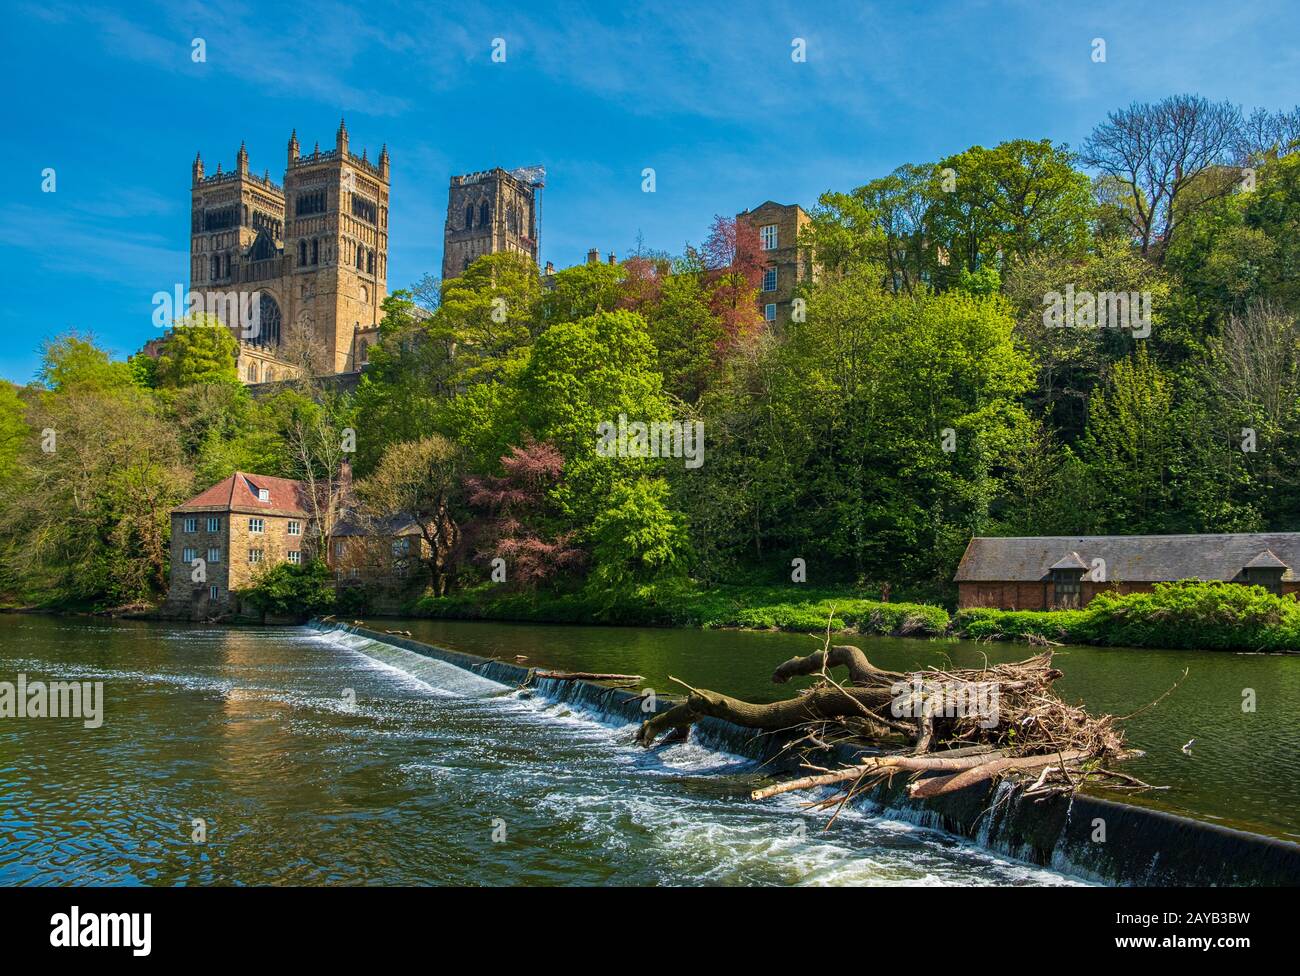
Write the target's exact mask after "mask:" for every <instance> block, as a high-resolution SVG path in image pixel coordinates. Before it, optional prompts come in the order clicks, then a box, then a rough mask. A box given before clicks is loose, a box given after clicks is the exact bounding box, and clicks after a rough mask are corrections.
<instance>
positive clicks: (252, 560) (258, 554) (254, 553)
mask: <svg viewBox="0 0 1300 976" xmlns="http://www.w3.org/2000/svg"><path fill="white" fill-rule="evenodd" d="M264 555H266V550H264V549H249V550H248V564H249V565H250V566H254V565H256V564H257V563H260V562H261V561H262V557H263V556H264Z"/></svg>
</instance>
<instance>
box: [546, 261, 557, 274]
mask: <svg viewBox="0 0 1300 976" xmlns="http://www.w3.org/2000/svg"><path fill="white" fill-rule="evenodd" d="M546 274H547V277H549V276H551V275H553V274H555V265H554V263H552V262H550V261H547V262H546Z"/></svg>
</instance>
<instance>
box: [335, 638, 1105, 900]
mask: <svg viewBox="0 0 1300 976" xmlns="http://www.w3.org/2000/svg"><path fill="white" fill-rule="evenodd" d="M317 640H318V641H319V642H320V644H321V645H322V646H325V647H329V648H331V649H332V650H333V651H334V652H336V653H339V652H341V653H342V654H343V655H345V656H346V658H347V659H348V662H347V663H348V666H354V665H360V666H363V667H369V668H371V669H373V670H374V671H376V672H378V673H380V674H382V675H383V676H384V677H385V678H387V679H388V680H391V681H392V682H393V683H394V685H395V686H401V687H403V688H406V689H410V688H411V687H412V682H413V681H414V682H416V683H417V684H418V685H421V686H423V687H424V688H425V689H427V690H426V691H425V694H427V695H430V696H433V697H437V698H440V699H442V701H441V702H440V703H439V704H435V705H434V706H433V707H434V708H435V709H437V708H440V707H441V708H443V709H446V710H448V711H454V712H455V713H456V714H457V716H458V717H460V718H466V719H469V718H471V716H472V723H471V724H473V725H475V726H479V727H486V728H488V729H491V731H492V735H491V738H490V739H489V741H487V742H482V741H480V742H477V743H475V744H474V746H473V747H471V748H472V749H473V753H474V756H475V758H478V759H483V760H486V761H487V762H488V763H489V764H491V761H492V760H493V759H496V758H498V757H499V753H500V751H501V749H500V748H499V747H502V746H504V751H506V752H507V753H510V754H512V759H511V761H509V762H505V763H501V764H500V765H497V766H495V768H494V769H493V772H492V774H491V775H490V776H484V775H483V771H482V770H481V769H475V770H473V771H470V770H468V769H467V768H466V763H465V762H464V759H465V758H466V757H465V756H464V755H463V754H462V755H459V756H457V755H454V754H453V755H448V754H443V753H439V752H438V751H433V752H431V754H430V755H429V756H428V757H427V758H425V759H420V760H415V761H412V762H408V763H405V764H403V766H402V768H401V770H400V772H401V774H402V775H403V776H406V777H409V778H410V779H411V780H412V781H414V782H418V783H420V784H423V785H424V786H426V787H430V788H435V789H443V790H448V789H451V790H454V789H458V788H460V787H463V786H465V785H466V781H467V780H468V781H472V784H473V786H472V792H474V793H476V794H479V796H480V797H481V799H482V801H485V802H486V805H487V806H493V805H496V804H497V803H498V802H499V800H500V798H501V797H503V796H504V797H509V798H510V800H511V805H514V804H517V803H519V802H521V801H522V802H523V803H524V804H525V805H526V807H527V809H528V811H529V814H530V815H531V816H540V817H541V818H543V819H544V820H549V821H550V822H551V823H553V824H554V825H555V826H556V828H557V829H558V830H559V831H560V832H561V833H562V834H564V835H566V836H569V837H572V838H573V839H574V840H575V841H579V840H580V845H577V844H575V850H574V851H572V852H571V853H572V854H573V855H574V856H579V855H580V856H582V857H584V858H595V859H597V860H600V861H603V862H604V867H603V870H606V871H609V873H610V874H611V876H612V877H611V880H612V882H613V883H617V882H618V880H619V879H620V875H622V874H627V875H630V877H627V878H626V880H628V881H629V882H632V883H649V882H651V881H653V882H654V883H659V884H664V883H670V884H671V883H677V884H790V885H873V886H875V885H880V886H889V885H1006V884H1013V885H1020V884H1030V885H1071V884H1082V883H1085V882H1083V881H1081V880H1080V879H1077V878H1071V877H1069V876H1067V875H1063V874H1061V873H1059V872H1057V871H1052V870H1047V869H1044V868H1039V867H1037V866H1034V865H1030V864H1026V863H1022V862H1018V861H1014V860H1010V859H1007V858H1004V857H1001V856H999V855H997V854H994V853H991V852H989V851H987V850H984V849H982V848H980V847H978V846H976V845H973V844H970V843H966V842H964V841H960V840H958V839H956V838H953V837H951V836H948V835H946V834H942V833H940V832H937V831H933V830H929V829H926V828H923V827H919V826H917V825H915V824H911V823H905V822H902V821H900V820H896V819H891V818H889V817H884V816H878V815H872V814H870V813H868V812H865V811H862V810H856V809H846V810H845V811H843V812H842V813H841V814H840V816H839V818H838V819H837V821H836V824H835V825H834V826H832V827H831V828H830V830H829V831H823V827H824V826H825V824H826V821H827V816H826V815H825V814H823V813H809V812H806V811H805V810H803V809H802V808H801V805H800V804H801V802H803V801H802V800H801V799H800V798H799V797H796V796H794V795H787V796H784V797H780V798H777V799H775V800H772V801H768V802H765V803H762V804H759V803H755V802H753V801H751V800H749V798H748V791H749V789H750V781H751V780H752V779H753V778H754V777H755V776H756V775H757V774H758V769H757V765H756V764H755V763H753V762H752V761H750V760H748V759H745V758H742V757H738V756H735V755H731V754H728V753H724V752H718V751H715V750H712V749H708V748H705V747H703V746H701V745H700V744H698V743H697V742H695V741H693V740H688V741H687V742H685V743H681V744H677V745H672V746H668V747H665V748H661V749H658V750H655V751H653V752H650V751H646V750H644V749H641V748H640V747H638V746H636V745H635V743H634V742H633V735H634V732H635V726H634V725H632V724H621V723H618V722H617V721H616V720H610V719H608V718H607V717H606V716H604V715H602V714H597V713H593V712H588V711H585V710H581V709H575V708H574V707H573V706H571V705H568V704H560V703H555V702H552V701H549V700H547V699H544V698H541V697H534V696H532V695H531V694H530V693H527V692H525V693H522V694H521V693H519V692H517V691H513V690H511V689H508V688H506V687H505V686H503V685H501V684H498V683H496V682H492V681H488V680H486V679H483V678H479V677H478V676H477V675H474V674H472V673H470V672H467V671H464V670H462V669H459V668H456V667H454V666H452V665H448V664H446V663H444V662H440V661H435V660H433V659H430V658H426V657H424V656H423V655H419V654H415V653H413V652H410V651H405V650H402V649H399V648H394V647H391V646H389V645H387V644H383V643H381V642H377V641H372V640H370V639H368V638H364V637H361V636H359V635H355V634H350V633H347V632H344V631H335V632H330V633H327V634H319V635H317ZM358 659H360V660H358ZM463 747H464V746H463ZM530 747H531V748H530ZM517 749H521V750H522V751H523V752H524V753H525V754H520V755H513V754H514V753H515V751H516V750H517ZM501 819H503V820H506V822H507V825H508V823H509V819H508V817H507V816H506V815H505V814H504V813H503V814H502V818H501ZM502 853H504V852H502ZM560 859H561V860H563V856H561V858H560ZM624 868H631V870H628V871H624V870H623V869H624Z"/></svg>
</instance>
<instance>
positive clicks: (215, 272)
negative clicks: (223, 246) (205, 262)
mask: <svg viewBox="0 0 1300 976" xmlns="http://www.w3.org/2000/svg"><path fill="white" fill-rule="evenodd" d="M208 277H209V278H211V279H212V280H213V281H216V280H217V279H218V278H220V277H221V255H220V254H214V255H212V261H211V268H210V269H209V275H208Z"/></svg>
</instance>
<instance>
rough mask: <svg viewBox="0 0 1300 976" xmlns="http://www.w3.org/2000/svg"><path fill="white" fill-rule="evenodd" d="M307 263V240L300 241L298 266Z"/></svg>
mask: <svg viewBox="0 0 1300 976" xmlns="http://www.w3.org/2000/svg"><path fill="white" fill-rule="evenodd" d="M306 263H307V242H306V241H299V242H298V266H299V267H302V266H303V265H305V264H306Z"/></svg>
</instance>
